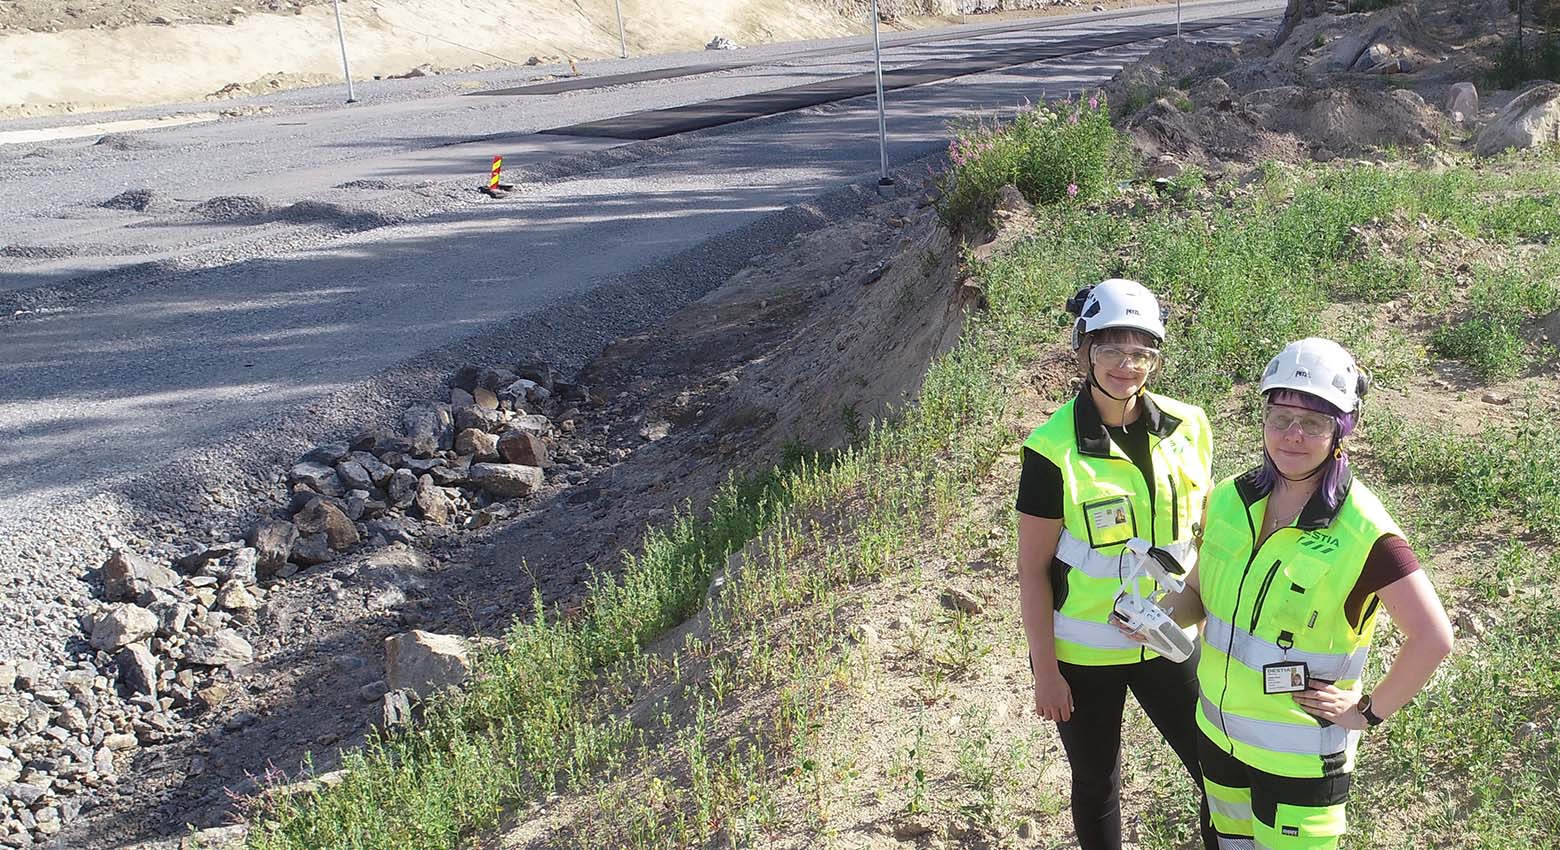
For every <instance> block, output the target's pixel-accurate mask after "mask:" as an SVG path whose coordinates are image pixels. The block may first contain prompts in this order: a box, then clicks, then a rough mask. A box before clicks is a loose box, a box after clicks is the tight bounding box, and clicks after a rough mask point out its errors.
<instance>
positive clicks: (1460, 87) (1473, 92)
mask: <svg viewBox="0 0 1560 850" xmlns="http://www.w3.org/2000/svg"><path fill="white" fill-rule="evenodd" d="M1459 112H1460V113H1462V116H1463V120H1465V121H1467V120H1472V119H1473V117H1474V116H1475V115H1478V114H1479V90H1478V89H1477V88H1475V87H1474V85H1473V83H1454V84H1452V87H1451V89H1450V90H1448V91H1447V93H1446V114H1448V115H1453V114H1456V113H1459Z"/></svg>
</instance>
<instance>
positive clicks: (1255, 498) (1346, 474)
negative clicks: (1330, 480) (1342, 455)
mask: <svg viewBox="0 0 1560 850" xmlns="http://www.w3.org/2000/svg"><path fill="white" fill-rule="evenodd" d="M1261 474H1262V467H1260V466H1258V467H1254V468H1252V469H1251V470H1249V471H1247V472H1245V473H1243V474H1241V475H1240V476H1239V477H1237V478H1236V479H1235V492H1236V493H1238V494H1240V500H1241V502H1243V503H1245V505H1246V510H1247V511H1250V510H1251V506H1252V505H1255V504H1256V503H1257V502H1260V501H1261V500H1262V499H1264V498H1266V497H1267V496H1268V493H1264V492H1262V491H1261V490H1259V489H1258V488H1257V478H1258V477H1259V476H1261ZM1353 484H1354V473H1353V472H1352V471H1351V470H1349V469H1347V468H1345V469H1344V470H1343V480H1341V481H1340V482H1339V486H1338V507H1336V508H1329V507H1327V500H1326V499H1324V498H1322V488H1320V487H1318V488H1316V492H1315V493H1312V494H1311V498H1310V500H1308V501H1307V502H1306V503H1305V507H1304V508H1301V509H1300V516H1299V518H1298V519H1296V520H1295V528H1298V529H1300V530H1301V531H1315V530H1317V529H1320V528H1326V527H1327V526H1329V525H1332V522H1333V520H1334V519H1337V517H1338V511H1340V510H1342V509H1343V503H1344V502H1346V501H1348V498H1349V488H1350V487H1351V486H1353Z"/></svg>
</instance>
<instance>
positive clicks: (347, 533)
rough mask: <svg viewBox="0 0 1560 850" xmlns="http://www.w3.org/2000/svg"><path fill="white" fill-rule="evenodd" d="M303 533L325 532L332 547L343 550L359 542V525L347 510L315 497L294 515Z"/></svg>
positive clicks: (294, 520)
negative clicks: (354, 522) (348, 517)
mask: <svg viewBox="0 0 1560 850" xmlns="http://www.w3.org/2000/svg"><path fill="white" fill-rule="evenodd" d="M293 524H295V525H296V526H298V532H299V534H302V535H309V534H323V535H325V539H326V541H327V542H328V543H329V544H330V548H332V549H334V550H336V551H338V552H339V551H341V550H342V549H350V548H351V547H353V546H356V545H357V544H358V533H357V527H356V526H354V525H353V524H352V520H350V519H347V515H346V512H344V511H342V510H341V508H338V507H336V506H335V505H333V504H331V503H330V502H327V501H325V500H324V499H315V500H314V501H312V502H309V504H308V506H307V507H305V508H304V509H303V510H301V511H299V512H298V514H297V516H294V517H293Z"/></svg>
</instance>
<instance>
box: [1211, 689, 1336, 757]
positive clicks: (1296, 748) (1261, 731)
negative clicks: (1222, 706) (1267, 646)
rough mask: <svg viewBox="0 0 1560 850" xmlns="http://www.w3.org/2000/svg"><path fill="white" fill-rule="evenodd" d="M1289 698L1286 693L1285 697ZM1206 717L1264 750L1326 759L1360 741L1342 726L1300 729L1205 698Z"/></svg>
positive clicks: (1297, 725)
mask: <svg viewBox="0 0 1560 850" xmlns="http://www.w3.org/2000/svg"><path fill="white" fill-rule="evenodd" d="M1286 696H1287V694H1286ZM1202 710H1203V714H1204V715H1205V716H1207V717H1208V719H1209V720H1212V721H1213V722H1214V723H1215V724H1217V725H1218V726H1219V727H1220V728H1222V729H1223V730H1224V733H1225V734H1226V735H1229V736H1230V738H1232V739H1234V740H1236V741H1239V742H1240V743H1242V744H1249V745H1251V746H1253V747H1261V748H1262V749H1264V750H1272V751H1274V752H1278V753H1294V754H1296V755H1305V756H1324V755H1331V754H1333V753H1341V752H1343V751H1344V749H1345V748H1346V747H1348V746H1349V745H1350V743H1351V741H1350V738H1351V737H1352V738H1354V739H1355V740H1358V739H1359V733H1358V732H1352V731H1350V730H1348V729H1345V728H1343V727H1342V726H1314V725H1312V726H1301V725H1299V724H1296V723H1279V722H1278V721H1276V720H1256V719H1254V718H1250V717H1241V716H1240V715H1237V714H1230V713H1229V712H1227V711H1226V712H1222V713H1221V712H1220V711H1219V707H1218V706H1217V705H1215V704H1214V703H1213V700H1210V699H1208V697H1207V695H1204V696H1203V697H1202Z"/></svg>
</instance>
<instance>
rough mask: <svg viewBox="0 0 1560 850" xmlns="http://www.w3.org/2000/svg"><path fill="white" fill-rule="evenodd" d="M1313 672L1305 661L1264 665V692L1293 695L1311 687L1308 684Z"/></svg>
mask: <svg viewBox="0 0 1560 850" xmlns="http://www.w3.org/2000/svg"><path fill="white" fill-rule="evenodd" d="M1310 678H1311V671H1310V669H1309V668H1308V667H1306V665H1305V662H1304V661H1280V662H1278V663H1277V664H1264V665H1262V692H1263V693H1265V694H1292V693H1297V692H1299V691H1303V690H1305V689H1306V688H1307V687H1309V686H1308V685H1307V684H1306V682H1307V681H1308V680H1309V679H1310Z"/></svg>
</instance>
